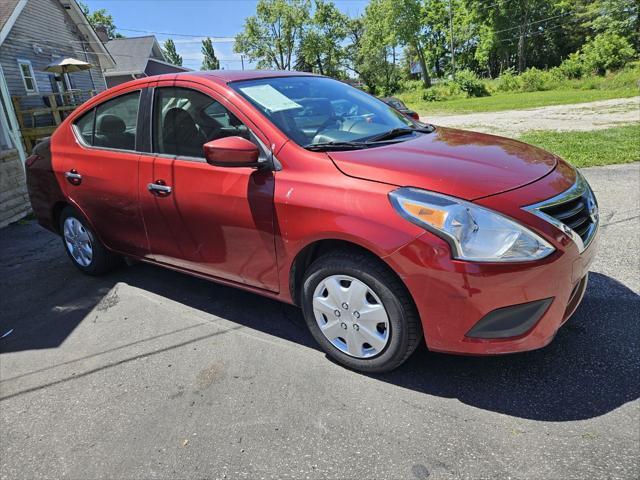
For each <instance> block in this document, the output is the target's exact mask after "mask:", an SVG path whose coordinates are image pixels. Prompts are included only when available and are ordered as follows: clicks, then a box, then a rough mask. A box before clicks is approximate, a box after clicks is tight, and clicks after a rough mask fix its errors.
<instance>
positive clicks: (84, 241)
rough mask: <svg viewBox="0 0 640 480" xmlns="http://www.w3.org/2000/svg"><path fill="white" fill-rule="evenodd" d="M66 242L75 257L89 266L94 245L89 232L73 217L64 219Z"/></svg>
mask: <svg viewBox="0 0 640 480" xmlns="http://www.w3.org/2000/svg"><path fill="white" fill-rule="evenodd" d="M63 230H64V243H65V244H66V245H67V249H68V250H69V253H70V254H71V256H72V257H73V259H74V260H75V261H76V262H78V263H79V264H80V265H82V266H83V267H88V266H89V264H90V263H91V260H92V259H93V247H92V246H91V238H90V237H89V232H87V230H85V228H84V227H83V226H82V224H81V223H80V222H79V221H78V220H77V219H75V218H73V217H67V218H66V219H65V221H64V227H63Z"/></svg>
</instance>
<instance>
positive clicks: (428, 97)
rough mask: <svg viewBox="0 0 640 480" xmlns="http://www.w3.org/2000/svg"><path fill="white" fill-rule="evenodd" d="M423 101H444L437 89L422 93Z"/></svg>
mask: <svg viewBox="0 0 640 480" xmlns="http://www.w3.org/2000/svg"><path fill="white" fill-rule="evenodd" d="M422 99H423V100H424V101H425V102H438V101H440V100H442V97H441V96H440V95H439V94H438V91H437V90H436V89H435V88H433V87H431V88H427V89H426V90H425V91H423V92H422Z"/></svg>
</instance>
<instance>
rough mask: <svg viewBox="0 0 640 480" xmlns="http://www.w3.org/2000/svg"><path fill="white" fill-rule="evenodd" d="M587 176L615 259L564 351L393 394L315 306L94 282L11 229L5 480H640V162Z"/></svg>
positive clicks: (2, 285) (138, 277)
mask: <svg viewBox="0 0 640 480" xmlns="http://www.w3.org/2000/svg"><path fill="white" fill-rule="evenodd" d="M584 172H585V173H586V176H587V178H588V179H589V181H590V182H591V184H592V186H593V187H594V190H595V192H596V195H597V196H598V198H599V199H600V205H601V211H602V216H603V217H602V236H601V242H600V248H599V255H598V258H597V260H596V262H595V263H594V265H593V272H592V274H591V280H590V283H589V287H588V290H587V294H586V297H585V300H584V302H583V304H582V306H581V307H580V308H579V310H578V311H577V313H576V315H575V316H574V317H573V318H572V319H571V320H570V321H569V322H568V323H567V324H566V326H565V327H564V328H562V330H561V331H560V332H559V334H558V336H557V337H556V339H555V341H554V342H553V343H552V344H551V345H550V346H548V347H547V348H545V349H543V350H540V351H536V352H531V353H527V354H519V355H512V356H506V357H485V358H472V357H455V356H447V355H440V354H433V353H429V352H427V351H426V349H424V348H423V349H420V350H419V351H418V352H417V354H416V355H414V356H413V357H412V358H411V359H410V361H409V362H407V363H406V364H405V365H404V366H402V367H401V368H400V369H399V370H397V371H395V372H392V373H389V374H385V375H378V376H367V375H363V374H359V373H355V372H351V371H348V370H346V369H344V368H341V367H340V366H338V365H336V364H334V363H332V362H331V361H329V360H328V359H327V358H326V357H325V355H324V354H323V353H322V352H321V351H319V350H318V349H317V348H316V346H315V345H314V343H313V340H312V338H311V336H310V334H309V333H308V332H307V330H306V326H305V325H304V323H303V319H302V316H301V314H300V312H299V310H297V309H296V308H293V307H290V306H286V305H283V304H280V303H278V302H275V301H271V300H267V299H264V298H261V297H259V296H256V295H252V294H249V293H245V292H241V291H238V290H235V289H232V288H227V287H223V286H219V285H215V284H212V283H208V282H206V281H202V280H198V279H195V278H191V277H188V276H185V275H182V274H178V273H174V272H171V271H168V270H163V269H160V268H156V267H153V266H149V265H143V264H139V265H135V266H132V267H125V268H122V269H119V270H117V271H115V272H113V273H111V274H110V275H108V276H106V277H101V278H90V277H86V276H83V275H81V274H80V273H79V272H78V271H76V270H75V269H74V267H73V266H72V265H71V263H70V262H69V261H68V260H67V258H66V256H65V254H64V252H63V247H62V244H61V242H60V240H59V238H58V237H56V236H54V235H52V234H50V233H48V232H46V231H44V230H42V229H40V228H39V227H38V226H37V225H35V224H34V223H33V222H30V223H26V224H21V225H13V226H10V227H8V228H5V229H3V230H0V259H1V260H0V292H1V294H0V295H2V296H1V297H0V335H3V334H5V333H7V332H11V333H9V334H8V335H7V336H5V337H4V338H1V339H0V352H1V354H0V422H1V423H0V477H1V478H3V479H4V478H7V479H9V478H36V477H39V478H77V479H87V478H109V479H114V478H172V479H173V478H199V479H205V478H251V479H254V478H358V479H361V478H381V479H394V478H416V479H426V478H430V479H439V478H459V477H464V478H480V477H483V478H487V477H498V478H507V477H511V478H536V479H539V478H549V479H558V478H576V479H578V478H580V479H582V478H601V477H615V478H637V477H638V472H639V471H640V460H639V452H640V401H639V400H638V398H639V396H640V325H639V323H640V297H639V296H638V293H639V292H640V278H639V277H640V264H639V260H638V252H640V224H639V219H638V214H639V212H640V193H639V192H640V164H633V165H626V166H613V167H604V168H594V169H587V170H584Z"/></svg>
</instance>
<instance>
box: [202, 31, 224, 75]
mask: <svg viewBox="0 0 640 480" xmlns="http://www.w3.org/2000/svg"><path fill="white" fill-rule="evenodd" d="M202 55H204V58H203V59H202V66H201V67H200V70H218V69H219V68H220V62H219V61H218V58H217V57H216V52H215V51H214V50H213V42H212V41H211V39H210V38H209V37H207V38H205V39H204V40H202Z"/></svg>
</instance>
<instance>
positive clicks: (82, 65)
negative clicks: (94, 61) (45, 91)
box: [43, 58, 92, 73]
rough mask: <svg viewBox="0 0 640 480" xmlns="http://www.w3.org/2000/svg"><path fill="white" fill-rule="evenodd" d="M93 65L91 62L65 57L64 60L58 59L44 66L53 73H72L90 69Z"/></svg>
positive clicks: (46, 70) (45, 69)
mask: <svg viewBox="0 0 640 480" xmlns="http://www.w3.org/2000/svg"><path fill="white" fill-rule="evenodd" d="M91 67H92V65H91V64H90V63H87V62H83V61H82V60H77V59H75V58H63V59H62V60H56V61H55V62H52V63H50V64H49V65H47V66H46V67H44V70H43V71H45V72H51V73H72V72H81V71H82V70H89V69H90V68H91Z"/></svg>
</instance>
